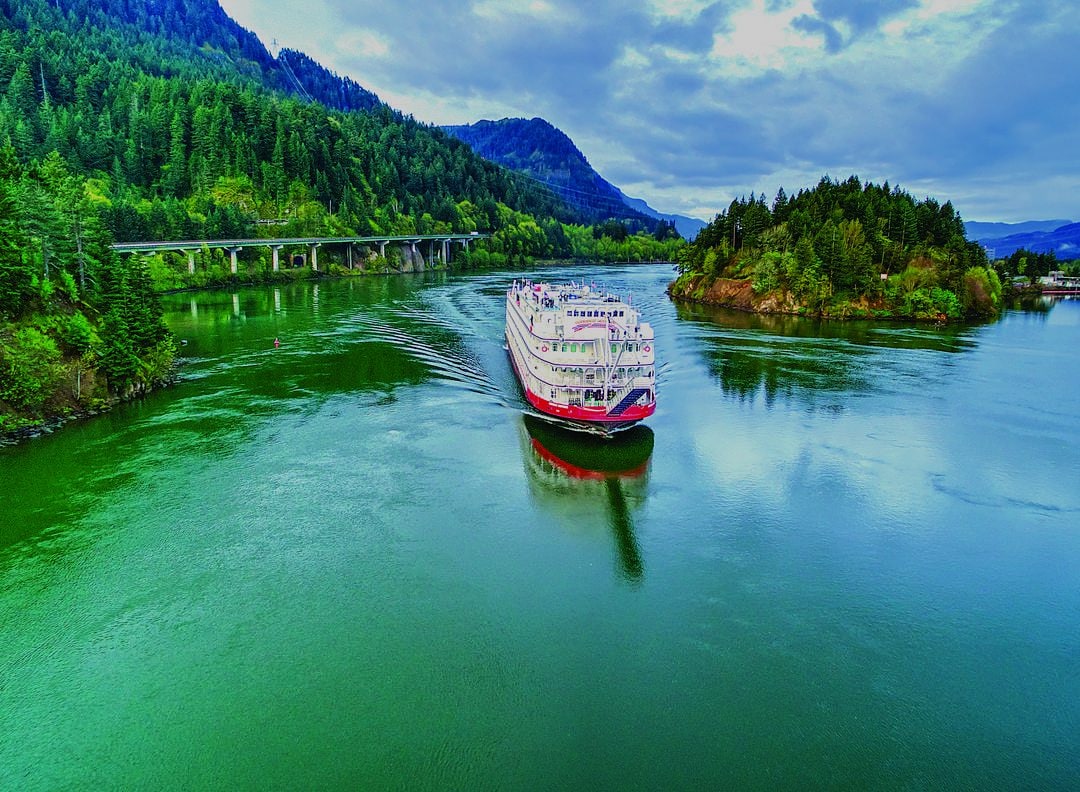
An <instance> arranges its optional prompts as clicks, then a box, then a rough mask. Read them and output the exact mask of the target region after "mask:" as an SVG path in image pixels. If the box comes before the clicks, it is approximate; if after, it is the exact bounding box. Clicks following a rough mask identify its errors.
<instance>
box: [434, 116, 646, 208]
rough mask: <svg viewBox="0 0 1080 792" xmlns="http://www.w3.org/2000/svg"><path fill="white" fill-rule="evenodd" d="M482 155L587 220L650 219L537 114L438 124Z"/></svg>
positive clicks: (561, 133)
mask: <svg viewBox="0 0 1080 792" xmlns="http://www.w3.org/2000/svg"><path fill="white" fill-rule="evenodd" d="M443 129H445V130H446V131H447V132H448V133H450V134H451V135H453V136H454V137H456V138H458V139H459V140H463V141H464V142H466V143H468V144H469V145H470V146H471V147H472V149H473V151H475V152H476V153H477V154H479V155H480V156H481V157H484V158H485V159H489V160H491V161H492V162H497V163H499V164H500V165H504V166H506V167H507V168H511V169H512V170H514V171H517V172H519V173H523V174H525V175H526V176H528V177H529V178H530V179H534V180H536V181H537V182H540V183H542V184H544V185H546V186H547V187H550V188H551V189H552V190H554V191H555V192H557V193H558V194H559V195H560V196H561V197H562V198H563V199H564V200H565V201H566V202H567V203H569V204H571V205H573V206H574V207H576V208H577V209H579V210H580V211H582V212H584V213H586V214H587V215H589V216H590V218H591V219H593V220H603V219H606V218H608V217H625V218H629V219H633V220H636V221H638V222H640V223H643V224H644V223H650V224H651V219H650V218H649V217H648V216H647V215H644V214H642V213H641V212H638V211H636V210H634V209H631V208H630V207H628V206H626V204H625V203H623V200H622V194H621V193H620V192H619V191H618V190H617V189H616V188H615V187H614V186H612V185H611V184H609V183H608V182H607V181H606V180H605V179H604V178H603V177H601V176H600V174H598V173H597V172H596V171H595V170H593V167H592V166H591V165H590V164H589V161H588V160H587V159H586V158H585V155H584V154H582V153H581V151H580V150H579V149H578V147H577V146H575V145H574V142H573V141H572V140H570V138H569V137H567V136H566V134H565V133H564V132H562V131H561V130H559V129H556V128H555V127H554V126H552V125H551V124H549V123H548V122H547V121H545V120H544V119H542V118H532V119H526V118H504V119H502V120H500V121H486V120H485V121H478V122H476V123H475V124H466V125H462V126H446V127H443Z"/></svg>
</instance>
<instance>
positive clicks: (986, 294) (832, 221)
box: [671, 176, 1001, 320]
mask: <svg viewBox="0 0 1080 792" xmlns="http://www.w3.org/2000/svg"><path fill="white" fill-rule="evenodd" d="M679 268H680V271H681V272H682V275H681V276H680V277H679V279H678V280H677V281H676V282H675V283H674V284H672V289H671V291H672V294H673V295H676V296H681V297H686V298H691V299H706V298H707V295H708V294H709V292H710V290H713V291H714V293H715V294H717V295H719V294H725V295H727V297H728V298H730V299H731V300H732V301H734V302H738V301H740V300H741V303H740V305H739V307H742V308H747V309H750V310H763V311H788V312H800V313H810V314H816V315H827V316H878V317H910V318H918V319H937V320H942V319H946V318H948V319H956V318H959V317H961V316H990V315H994V314H996V313H997V312H998V310H999V309H1000V306H1001V284H1000V282H999V280H998V277H997V275H996V273H994V272H993V270H991V269H990V268H989V267H988V263H987V260H986V253H985V251H984V250H983V248H982V247H981V246H980V245H978V244H977V243H974V242H969V241H968V240H967V239H966V238H965V236H964V226H963V222H962V221H961V219H960V216H959V215H958V214H957V213H956V210H955V209H954V208H953V206H952V204H951V203H950V202H948V201H946V202H945V203H944V204H942V203H939V202H938V201H936V200H934V199H932V198H926V199H923V200H921V201H919V200H916V199H914V198H912V196H911V195H909V194H908V193H907V192H905V191H903V190H901V189H900V188H899V187H895V188H890V187H889V184H888V182H886V183H885V184H884V185H880V186H879V185H875V184H870V183H867V184H865V185H864V184H862V183H861V182H860V181H859V179H858V178H857V177H855V176H852V177H851V178H849V179H847V180H846V181H843V182H837V181H833V180H831V179H829V178H828V177H825V178H823V179H822V180H821V181H820V182H819V183H818V184H817V186H815V187H814V188H812V189H809V190H800V191H799V192H798V194H797V195H795V196H794V197H790V198H789V197H788V196H787V195H786V193H785V192H784V190H783V188H781V189H780V191H779V192H778V193H777V195H776V198H775V200H774V201H773V202H772V205H771V206H770V205H769V204H767V203H766V199H765V196H764V195H762V196H760V197H754V196H751V197H750V198H744V199H740V200H736V201H732V203H731V205H730V206H729V207H728V209H727V211H725V212H722V213H721V214H720V215H718V216H717V217H716V219H715V220H714V221H713V222H712V223H710V224H709V226H708V227H706V228H705V229H704V230H703V231H702V232H701V233H700V234H699V235H698V237H697V239H696V240H695V241H694V242H693V243H692V244H690V245H688V246H687V247H686V248H685V249H684V250H683V252H682V253H681V255H680V261H679ZM721 280H723V281H729V283H727V284H722V285H723V286H725V288H719V289H717V288H715V287H716V284H717V282H718V281H721ZM732 281H733V282H736V283H730V282H732ZM738 281H743V282H746V283H749V284H751V285H752V293H751V291H749V290H746V289H741V290H740V289H739V288H738V283H737V282H738Z"/></svg>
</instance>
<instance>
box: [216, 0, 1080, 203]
mask: <svg viewBox="0 0 1080 792" xmlns="http://www.w3.org/2000/svg"><path fill="white" fill-rule="evenodd" d="M221 3H222V6H223V7H224V8H225V9H226V11H228V12H229V13H230V14H231V15H232V16H233V18H235V19H236V20H237V21H238V22H240V24H242V25H243V26H244V27H247V28H249V29H250V30H253V31H254V32H255V33H256V34H258V35H259V37H260V38H261V39H262V40H263V41H264V42H265V43H266V44H267V45H268V46H270V44H271V41H272V40H273V39H277V42H278V44H279V45H280V46H286V47H290V48H292V49H298V50H302V51H304V52H306V53H308V54H309V55H311V56H312V57H313V58H315V59H316V60H318V61H319V62H321V63H322V64H323V65H325V66H327V67H329V68H331V69H333V70H335V71H337V72H338V73H339V74H343V75H348V76H350V77H352V78H353V79H355V80H356V81H357V82H359V83H360V84H361V85H363V86H364V87H365V88H368V89H369V90H372V91H374V92H375V93H377V94H378V95H379V96H380V98H382V99H383V100H384V101H386V102H388V103H389V104H391V105H393V106H394V107H397V108H398V109H400V110H403V111H405V112H408V113H412V114H413V115H414V116H415V117H416V118H417V119H418V120H421V121H425V122H430V123H437V124H457V123H468V122H471V121H476V120H479V119H482V118H490V119H497V118H503V117H515V116H520V117H525V118H531V117H533V116H541V117H543V118H546V119H547V120H548V121H550V122H551V123H552V124H554V125H555V126H557V127H559V128H560V129H562V130H563V131H564V132H566V133H567V134H568V135H569V136H570V137H571V138H572V139H573V140H574V142H575V143H577V145H578V147H579V148H580V149H581V150H582V151H583V152H584V153H585V156H586V157H588V159H589V161H590V162H591V163H592V165H593V167H595V168H596V169H597V170H598V171H599V172H600V174H601V175H603V176H604V177H605V178H606V179H608V181H610V182H612V183H613V184H615V185H617V186H618V187H620V188H621V189H622V190H623V191H624V192H626V193H627V194H629V195H633V196H637V197H641V198H644V199H646V200H647V201H648V202H649V203H650V204H651V205H652V206H653V207H654V208H656V209H659V210H661V211H666V212H679V213H682V214H689V215H693V216H697V217H700V218H702V219H706V220H708V219H711V218H712V217H713V216H714V215H715V214H716V212H717V211H719V210H720V209H722V208H723V207H725V206H726V205H727V204H728V202H729V201H730V200H731V199H732V198H733V197H736V196H739V195H746V194H748V193H750V192H751V191H752V192H754V193H761V192H764V193H765V194H766V196H768V197H769V198H770V199H771V198H772V196H773V195H775V193H776V190H777V188H778V187H780V186H781V185H782V186H783V187H784V188H785V189H786V190H787V191H788V192H789V193H790V192H794V191H796V190H797V189H798V188H800V187H806V186H812V185H813V184H815V183H816V182H817V180H818V179H819V178H820V177H821V176H822V175H824V174H829V175H831V176H833V177H837V178H846V177H847V176H849V175H851V174H852V173H854V174H857V175H858V176H859V177H861V178H862V179H863V180H864V181H865V180H871V181H875V182H881V181H884V180H886V179H887V180H889V182H890V183H891V184H894V185H895V184H900V185H901V186H902V187H904V188H905V189H907V190H908V191H909V192H911V193H913V194H914V195H916V196H917V197H923V196H927V195H930V196H934V197H936V198H938V199H939V200H945V199H951V200H952V201H953V203H954V205H955V206H956V207H957V209H958V210H959V211H960V213H961V214H962V215H963V217H964V218H965V219H968V220H1003V221H1019V220H1030V219H1050V218H1062V219H1080V206H1078V201H1080V191H1078V186H1080V145H1078V144H1080V140H1078V138H1080V134H1078V130H1080V101H1078V99H1080V47H1078V46H1077V41H1078V35H1080V3H1078V2H1077V0H721V2H701V1H700V0H590V1H589V2H583V0H572V1H568V0H462V1H461V2H444V1H443V0H396V2H393V3H388V2H386V0H306V2H305V3H303V11H298V4H295V3H285V2H284V1H283V0H221Z"/></svg>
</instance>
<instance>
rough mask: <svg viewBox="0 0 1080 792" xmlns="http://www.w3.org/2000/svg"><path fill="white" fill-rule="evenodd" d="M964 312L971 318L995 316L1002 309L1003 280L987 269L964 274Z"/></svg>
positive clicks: (981, 268) (971, 270)
mask: <svg viewBox="0 0 1080 792" xmlns="http://www.w3.org/2000/svg"><path fill="white" fill-rule="evenodd" d="M963 295H964V298H963V305H964V310H965V311H966V312H967V313H968V314H969V315H971V316H993V315H995V314H996V313H997V312H998V311H999V310H1000V309H1001V296H1002V295H1001V280H1000V279H999V278H998V274H997V273H996V272H995V271H994V270H992V269H988V268H987V267H972V268H970V269H969V270H968V271H967V272H965V273H964V291H963Z"/></svg>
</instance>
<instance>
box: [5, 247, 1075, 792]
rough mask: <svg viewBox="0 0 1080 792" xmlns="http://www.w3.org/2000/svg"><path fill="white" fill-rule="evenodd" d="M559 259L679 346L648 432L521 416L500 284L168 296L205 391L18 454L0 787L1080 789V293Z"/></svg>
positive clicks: (10, 467) (14, 456)
mask: <svg viewBox="0 0 1080 792" xmlns="http://www.w3.org/2000/svg"><path fill="white" fill-rule="evenodd" d="M540 274H541V275H543V274H545V273H540ZM546 274H548V275H549V276H552V277H558V278H571V277H576V278H587V279H588V278H596V279H601V278H602V279H604V281H605V282H606V283H607V284H609V285H611V286H613V287H616V288H618V289H620V290H623V291H631V292H632V293H633V300H634V302H635V304H638V305H641V306H642V307H643V308H644V310H645V312H646V314H647V315H648V316H649V317H650V318H651V319H652V321H653V323H654V325H655V326H656V328H657V337H658V341H659V343H658V345H657V346H658V360H659V399H660V401H659V407H658V409H657V412H656V414H655V416H653V418H651V419H650V420H649V421H648V422H647V425H646V426H644V427H642V428H640V429H638V430H635V431H634V432H632V433H630V434H628V435H626V436H625V437H622V438H620V439H618V440H617V441H615V442H614V443H610V444H608V445H606V446H605V445H600V446H599V447H598V441H593V440H581V439H576V438H575V437H573V436H566V435H565V434H563V433H561V432H557V431H553V430H552V429H551V428H549V427H548V426H547V425H546V424H543V423H542V422H536V421H534V420H532V419H531V418H527V417H525V416H524V415H523V413H524V410H525V402H524V400H523V398H522V396H521V395H520V393H519V392H518V390H517V387H516V383H515V382H514V379H513V376H512V374H511V371H510V367H509V363H508V361H507V358H506V354H505V351H504V349H503V341H502V326H503V315H502V301H501V300H502V293H503V290H504V289H505V288H506V286H507V284H508V282H509V280H510V279H512V278H513V277H514V274H513V273H496V274H486V275H474V276H454V277H446V276H428V277H417V278H406V277H398V278H372V279H368V280H356V281H335V282H323V283H319V284H318V285H311V284H302V285H298V286H295V287H283V288H280V289H273V288H259V289H249V290H242V291H240V292H239V293H237V294H230V293H227V292H213V293H203V294H194V295H190V294H185V295H175V296H170V297H169V298H167V300H166V306H167V311H168V315H167V319H168V321H169V324H170V326H171V327H172V328H173V330H174V331H175V332H176V334H177V336H178V337H180V338H182V339H185V340H186V341H187V345H186V346H185V347H184V351H185V353H186V354H187V355H188V356H189V362H188V363H187V365H186V366H185V367H184V381H183V383H182V384H180V385H179V386H178V387H176V388H173V389H171V390H169V391H168V392H164V393H161V394H157V395H155V396H153V397H152V398H149V399H147V400H145V401H143V402H141V403H139V404H136V405H131V406H127V407H124V408H121V409H118V410H115V411H114V412H113V413H111V414H109V415H107V416H104V417H101V418H99V419H96V420H92V421H87V422H83V423H80V424H77V425H72V426H69V427H68V428H66V429H64V430H63V431H62V432H59V433H57V434H54V435H52V436H49V437H45V438H42V439H40V440H36V441H33V442H30V443H25V444H23V445H20V446H17V447H13V448H6V449H0V482H2V490H0V788H2V789H5V790H6V789H20V790H21V789H31V790H36V789H57V788H63V789H83V788H85V789H102V788H177V789H179V788H184V789H202V788H214V787H228V788H259V789H262V788H288V789H296V788H336V787H346V788H372V789H376V788H403V789H425V788H457V789H674V788H696V789H717V788H733V787H737V788H760V789H780V788H783V789H805V788H810V787H837V788H840V787H843V788H885V789H942V788H960V789H963V788H971V789H1055V788H1057V789H1065V788H1070V787H1071V788H1076V784H1077V779H1078V778H1080V749H1078V748H1077V745H1078V742H1077V739H1078V738H1077V735H1078V734H1080V490H1078V488H1077V482H1078V481H1080V444H1078V443H1077V440H1078V439H1080V437H1078V435H1080V432H1078V430H1077V421H1078V419H1080V303H1077V302H1063V303H1060V304H1057V305H1056V306H1054V307H1053V308H1052V310H1050V311H1049V312H1045V313H1010V314H1008V315H1007V316H1006V317H1005V318H1004V319H1003V320H1002V321H1000V322H998V323H996V324H993V325H988V326H982V327H972V328H963V329H957V328H948V329H936V328H930V327H917V328H915V327H907V326H901V325H872V324H828V323H817V322H811V321H806V320H796V319H765V318H760V317H751V316H744V315H733V314H728V313H722V312H715V311H709V310H706V309H700V308H682V307H677V306H676V305H674V304H672V303H671V302H669V301H668V299H667V298H666V296H664V294H663V287H664V285H665V283H666V282H667V281H668V280H669V279H670V278H671V272H670V270H669V269H667V268H664V267H623V268H614V269H596V268H592V269H590V268H575V269H561V270H552V271H550V272H547V273H546ZM275 337H277V338H279V339H280V341H281V347H280V348H278V349H275V348H274V346H273V341H274V338H275Z"/></svg>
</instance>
